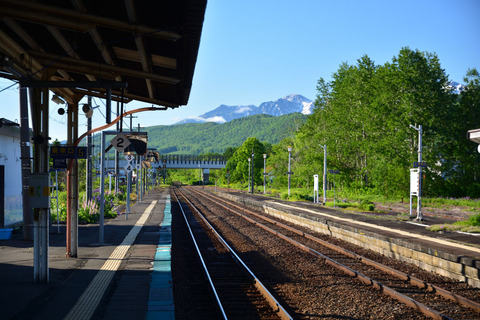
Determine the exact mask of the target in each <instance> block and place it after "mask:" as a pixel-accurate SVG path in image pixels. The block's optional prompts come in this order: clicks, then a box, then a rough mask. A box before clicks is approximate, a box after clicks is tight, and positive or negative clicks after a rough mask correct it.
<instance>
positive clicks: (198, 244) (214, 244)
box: [173, 191, 292, 319]
mask: <svg viewBox="0 0 480 320" xmlns="http://www.w3.org/2000/svg"><path fill="white" fill-rule="evenodd" d="M173 195H174V199H176V201H177V203H178V205H179V208H180V210H181V211H182V215H183V219H184V221H185V223H186V226H187V228H188V233H189V234H190V236H191V239H192V242H193V245H194V247H195V251H196V256H197V257H198V259H199V261H200V264H201V266H202V270H203V274H204V275H205V277H206V279H207V280H208V281H207V282H208V284H209V287H210V291H211V296H212V297H213V299H212V300H213V301H214V304H215V309H216V310H217V312H216V313H212V310H211V308H208V307H206V305H205V302H204V303H201V305H202V308H203V310H202V311H201V312H207V314H202V316H201V318H206V319H212V318H217V319H292V317H291V316H290V315H289V314H288V313H287V312H286V311H285V309H284V308H283V307H282V306H281V305H280V303H279V302H278V301H277V300H276V299H275V298H274V297H273V295H272V294H270V292H269V291H268V290H267V289H266V288H265V287H264V286H263V284H262V283H261V282H260V280H259V279H258V278H257V277H256V276H255V275H254V274H253V272H251V270H250V269H249V268H248V267H247V265H246V264H245V263H244V262H243V261H242V260H241V259H240V257H239V256H238V255H237V254H236V253H235V252H234V251H233V249H232V248H231V247H230V246H229V245H228V244H227V242H226V241H225V240H224V239H223V238H222V237H221V236H220V234H219V233H218V232H217V231H216V230H215V229H214V228H213V226H212V225H211V224H210V223H209V222H208V221H207V220H206V219H205V218H204V217H203V215H202V213H201V212H200V211H199V210H198V209H197V208H196V207H195V206H194V205H193V204H192V203H191V202H190V201H189V200H188V199H187V198H186V197H184V196H183V195H182V194H181V193H179V192H178V191H177V192H173ZM199 294H203V293H199ZM195 298H199V299H201V300H203V299H205V297H198V296H197V297H195ZM196 318H200V315H197V316H196Z"/></svg>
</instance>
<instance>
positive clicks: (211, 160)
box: [95, 154, 227, 182]
mask: <svg viewBox="0 0 480 320" xmlns="http://www.w3.org/2000/svg"><path fill="white" fill-rule="evenodd" d="M133 163H138V157H136V159H135V160H134V161H133ZM149 163H150V165H151V167H152V168H157V169H164V168H165V169H167V170H168V169H199V170H202V176H203V177H204V178H203V180H204V181H205V182H208V176H209V173H210V170H215V169H223V168H225V166H226V165H227V161H226V159H225V158H224V157H208V156H195V155H171V154H161V155H160V157H159V160H158V161H150V162H149ZM105 165H106V166H105V167H106V170H107V172H114V171H115V160H114V159H108V160H107V161H106V164H105ZM126 165H127V160H125V159H123V157H122V156H120V160H119V165H118V168H119V174H120V176H125V172H124V167H125V166H126ZM95 167H96V169H97V171H99V170H100V169H99V168H100V164H99V163H98V162H97V163H95Z"/></svg>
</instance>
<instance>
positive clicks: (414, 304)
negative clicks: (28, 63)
mask: <svg viewBox="0 0 480 320" xmlns="http://www.w3.org/2000/svg"><path fill="white" fill-rule="evenodd" d="M189 190H190V189H189ZM194 192H195V193H197V194H199V195H200V196H203V197H205V198H207V199H209V200H210V201H212V202H214V203H216V204H217V205H219V206H220V207H222V208H224V209H226V210H227V211H230V212H232V213H234V214H236V215H238V216H239V217H241V218H243V219H245V220H247V221H248V222H250V223H252V224H254V225H256V226H258V227H260V228H262V229H264V230H265V231H268V232H270V233H272V234H274V235H276V236H278V237H280V238H281V239H284V240H286V241H287V242H288V243H290V244H292V245H294V246H296V247H298V248H300V249H301V250H303V251H305V252H307V253H309V254H312V255H313V256H315V257H317V258H320V259H322V260H323V261H324V262H325V263H327V264H329V265H331V266H333V267H335V268H337V269H339V270H341V271H342V272H344V273H345V274H347V275H349V276H351V277H353V278H357V279H358V280H360V281H361V282H363V283H364V284H366V285H370V286H372V287H373V288H375V289H377V290H379V291H380V292H382V293H385V294H386V295H388V296H390V297H392V298H393V299H396V300H398V301H400V302H402V303H404V304H405V305H407V306H409V307H411V308H413V309H416V310H418V311H420V312H422V313H423V314H424V315H426V316H428V317H430V318H432V319H435V320H447V319H451V320H453V319H452V318H450V317H448V316H446V315H444V314H442V313H440V312H438V311H436V310H434V309H432V308H430V307H428V306H426V305H424V304H422V303H420V302H418V301H416V300H415V299H412V298H410V297H408V296H406V295H404V294H402V293H400V292H398V291H396V290H395V289H392V288H390V287H388V286H385V285H383V284H382V283H380V282H378V281H376V280H374V279H372V278H370V277H368V276H366V275H364V274H362V273H360V272H358V271H356V270H353V269H351V268H349V267H347V266H346V265H344V264H342V263H340V262H337V261H335V260H334V259H332V258H329V257H327V256H326V255H324V254H322V253H320V252H318V251H316V250H314V249H312V248H309V247H307V246H306V245H304V244H301V243H300V242H298V241H296V240H294V239H292V238H290V237H288V236H286V235H284V234H282V233H280V232H278V231H276V230H274V229H272V228H270V227H268V226H266V225H264V224H262V223H259V222H258V221H255V220H253V219H251V218H249V217H247V216H246V215H245V214H243V213H240V212H238V211H235V210H232V209H231V208H229V207H227V206H225V205H223V204H221V203H220V202H218V201H216V200H212V198H210V197H208V196H207V195H205V194H203V193H200V192H199V191H197V190H195V191H194ZM222 201H224V200H223V199H222ZM230 205H232V204H230ZM232 206H234V207H238V206H236V205H232ZM241 210H243V211H250V210H248V209H244V208H241Z"/></svg>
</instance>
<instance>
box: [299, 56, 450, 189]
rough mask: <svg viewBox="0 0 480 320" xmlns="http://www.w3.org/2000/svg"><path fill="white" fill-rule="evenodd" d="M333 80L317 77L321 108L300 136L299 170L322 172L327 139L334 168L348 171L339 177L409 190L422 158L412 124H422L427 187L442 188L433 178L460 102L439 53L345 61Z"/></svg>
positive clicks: (351, 182)
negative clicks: (411, 176)
mask: <svg viewBox="0 0 480 320" xmlns="http://www.w3.org/2000/svg"><path fill="white" fill-rule="evenodd" d="M332 78H333V80H332V81H331V82H329V83H326V82H325V81H324V80H323V79H320V80H319V81H318V86H317V92H318V95H317V99H316V101H315V105H316V108H315V110H314V113H313V114H312V115H311V116H310V117H309V118H308V119H307V122H306V123H305V125H304V126H302V128H301V129H300V130H299V132H298V133H297V134H296V137H295V147H296V149H297V150H298V153H297V154H296V158H297V167H296V169H295V170H296V172H297V173H299V175H305V176H306V175H308V176H309V175H311V174H314V173H319V172H321V169H320V168H321V165H322V164H323V157H322V156H323V154H322V152H321V150H322V149H321V148H320V147H319V146H318V145H319V144H322V145H324V144H326V145H327V147H328V166H329V169H339V170H340V171H341V173H342V174H341V175H340V176H339V177H338V178H339V179H341V181H340V183H342V184H344V185H347V186H350V187H354V188H360V187H370V188H376V189H377V190H378V191H379V192H381V193H383V194H387V195H388V194H402V195H404V194H405V193H407V192H408V184H409V168H410V167H411V166H412V163H413V162H414V161H416V157H417V143H418V139H417V131H415V130H413V129H411V128H410V127H409V125H410V124H415V123H417V124H421V125H422V126H423V128H424V135H423V146H424V149H423V151H424V153H423V154H424V160H425V161H427V162H428V163H429V168H428V169H427V170H426V172H427V179H426V180H427V181H426V183H425V186H426V188H425V189H426V190H427V191H429V192H430V193H432V195H433V194H435V193H438V192H439V188H438V186H437V184H436V183H435V182H434V180H435V178H437V177H438V176H439V175H441V172H442V168H441V167H440V166H439V163H440V162H441V160H442V159H443V157H444V156H445V151H444V150H443V149H442V148H440V147H441V146H443V145H444V143H443V142H444V141H445V136H444V135H445V132H446V130H447V129H449V126H450V122H451V120H452V118H451V107H452V104H453V102H454V101H455V98H454V95H453V94H452V92H451V90H450V89H449V88H448V86H447V84H448V78H447V76H446V74H445V71H444V70H443V69H442V68H441V66H440V63H439V60H438V57H437V56H436V55H435V54H430V53H424V52H420V51H418V50H411V49H409V48H402V49H401V50H400V53H399V55H398V56H396V57H394V58H393V59H392V62H391V63H386V64H384V65H383V66H377V65H375V64H374V62H373V61H372V60H371V59H370V58H369V57H368V56H363V57H362V58H360V59H359V60H358V61H357V64H356V65H353V66H351V65H348V64H346V63H343V64H342V65H340V67H339V69H338V71H337V72H335V73H334V74H333V77H332ZM315 171H316V172H315ZM299 175H297V176H296V178H297V179H298V178H300V176H299ZM304 179H305V178H304ZM437 180H441V179H437ZM307 181H308V179H307Z"/></svg>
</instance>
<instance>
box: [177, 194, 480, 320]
mask: <svg viewBox="0 0 480 320" xmlns="http://www.w3.org/2000/svg"><path fill="white" fill-rule="evenodd" d="M182 189H186V188H182ZM186 190H188V189H186ZM190 190H191V189H190ZM186 193H188V197H189V198H192V201H193V202H195V203H197V205H198V206H199V207H200V208H202V207H203V208H204V209H203V210H205V211H208V212H209V213H208V214H206V215H207V217H209V219H211V220H212V221H214V224H215V225H217V227H219V229H221V230H224V231H223V232H224V233H228V234H232V238H229V239H231V240H229V241H231V242H232V244H234V246H236V243H240V244H239V245H238V246H239V248H241V247H242V246H247V247H249V248H250V249H249V250H247V252H246V253H243V254H240V255H246V256H247V257H253V256H257V255H261V256H262V257H261V258H260V260H269V259H272V261H271V262H270V261H269V262H268V263H266V262H265V261H263V262H261V263H260V264H261V266H260V267H259V268H260V270H262V271H260V273H261V274H262V272H263V273H266V274H268V277H267V278H266V279H268V280H266V281H267V282H268V283H269V285H270V287H271V288H272V290H273V291H276V292H277V295H278V296H280V297H282V299H283V300H285V301H288V302H289V303H291V305H290V308H292V309H293V310H295V313H296V315H295V318H304V319H315V318H322V317H325V316H334V315H335V316H347V317H352V318H363V319H419V318H422V317H426V318H433V319H478V318H479V317H480V311H479V310H480V307H479V306H480V305H479V304H478V303H477V302H476V301H478V300H477V299H478V296H479V295H478V293H479V292H478V291H476V290H473V293H471V292H470V293H471V296H472V297H473V298H470V299H466V298H463V297H461V296H459V295H456V294H452V293H449V292H448V291H447V290H445V289H443V288H441V287H440V286H438V285H431V284H429V283H427V282H426V281H424V280H421V279H417V278H415V277H412V276H409V275H407V274H405V273H400V274H398V273H396V272H395V270H393V269H392V268H388V267H383V266H379V265H378V263H376V262H374V261H372V260H369V259H366V258H363V257H361V256H359V255H358V254H354V253H351V252H349V251H345V250H343V249H340V250H339V248H335V247H334V246H331V245H328V244H325V243H323V244H320V243H318V241H315V238H316V237H313V236H309V235H308V234H306V233H305V232H304V231H295V230H294V229H296V228H292V227H291V226H290V227H287V226H281V224H282V223H280V222H274V221H265V220H263V218H265V217H262V213H260V215H259V216H254V215H253V214H258V213H255V212H251V211H250V210H247V209H240V208H238V204H233V205H232V204H227V201H226V200H225V199H220V198H216V197H214V196H213V195H211V194H208V195H207V197H208V198H205V197H204V195H201V194H199V193H197V192H195V193H193V192H191V191H188V192H186ZM200 203H202V204H203V205H201V204H200ZM235 206H236V207H235ZM227 207H228V208H229V209H227ZM207 208H208V209H207ZM227 210H228V211H229V212H230V213H227ZM231 212H237V214H235V215H234V214H232V213H231ZM241 215H243V216H244V217H243V218H241V217H240V216H241ZM247 215H248V217H247ZM245 218H246V219H250V222H246V220H244V219H245ZM260 224H262V225H265V227H264V229H263V231H259V229H258V226H259V225H260ZM285 227H287V228H290V230H286V229H285ZM265 229H267V230H268V229H269V231H268V232H269V233H270V235H268V234H265V235H264V233H265V232H267V231H265ZM232 230H238V231H237V232H238V234H236V235H235V234H234V232H233V231H232ZM272 234H277V235H281V237H283V238H284V239H283V240H280V238H278V239H279V240H275V238H273V237H272ZM286 238H290V239H292V240H289V241H290V242H291V243H290V244H286V243H285V240H286ZM247 242H250V243H248V244H247ZM295 242H297V243H300V245H299V246H300V247H302V250H303V251H304V252H303V253H297V252H298V251H299V250H298V249H293V248H292V247H291V246H292V245H293V243H295ZM262 243H263V244H262ZM265 243H266V244H265ZM251 246H257V248H256V249H253V248H251ZM282 248H283V249H282ZM282 250H283V251H282ZM294 250H295V251H294ZM342 250H343V252H342ZM240 251H242V249H240ZM253 251H256V254H253ZM305 252H307V253H309V254H310V257H308V256H309V255H305ZM297 255H298V257H297ZM311 255H313V256H314V257H315V258H313V259H312V256H311ZM292 257H295V258H293V259H294V260H295V261H294V262H292ZM255 258H256V259H258V257H255ZM289 263H291V264H293V265H294V267H293V268H292V265H289ZM257 264H258V262H257ZM327 264H329V265H336V267H337V268H338V267H339V265H340V269H343V271H342V272H338V271H331V270H330V267H329V266H327ZM254 265H255V263H254ZM372 265H373V266H372ZM268 266H270V268H272V269H271V270H272V271H270V272H269V271H265V270H264V269H268V268H267V267H268ZM254 268H257V267H254ZM273 270H275V272H276V273H277V274H274V271H273ZM395 274H396V275H395ZM345 275H348V276H347V277H345ZM347 279H348V280H349V281H347ZM358 280H360V281H358ZM349 282H352V283H349ZM449 285H450V286H451V284H449ZM369 286H370V287H373V288H376V289H377V290H372V289H367V288H368V287H369ZM459 287H461V286H459ZM461 288H463V287H461ZM459 290H462V289H459ZM381 292H383V293H387V294H388V295H389V296H388V297H387V296H385V295H382V294H381ZM332 294H333V295H336V296H335V297H332ZM299 295H300V297H299ZM332 298H336V299H332ZM392 298H395V299H399V300H398V301H400V302H396V301H395V300H394V299H392ZM335 300H336V301H335ZM472 300H473V301H472ZM459 302H460V303H459ZM407 306H409V307H407Z"/></svg>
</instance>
